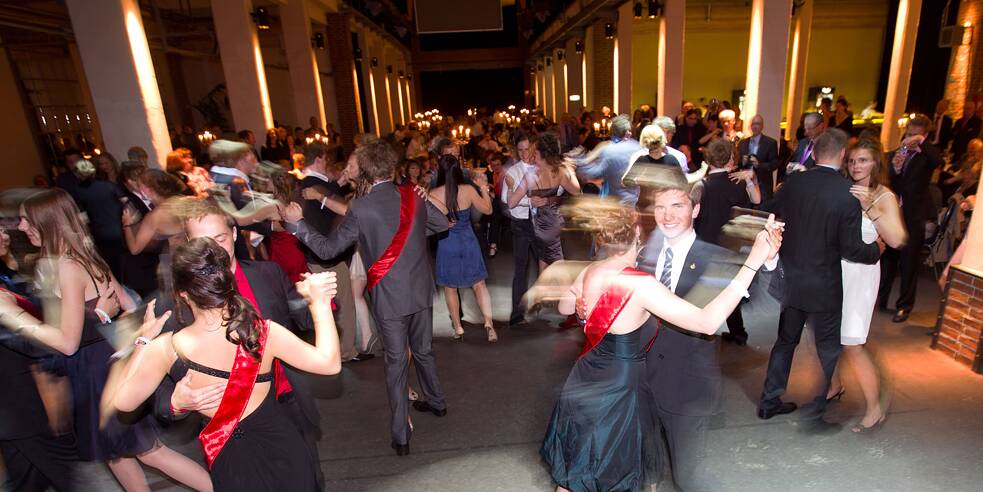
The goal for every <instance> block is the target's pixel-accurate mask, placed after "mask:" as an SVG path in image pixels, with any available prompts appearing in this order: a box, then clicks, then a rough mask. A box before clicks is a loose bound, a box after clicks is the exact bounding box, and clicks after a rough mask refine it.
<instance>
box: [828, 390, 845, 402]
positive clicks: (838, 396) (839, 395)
mask: <svg viewBox="0 0 983 492" xmlns="http://www.w3.org/2000/svg"><path fill="white" fill-rule="evenodd" d="M844 393H846V388H841V389H840V391H838V392H837V393H836V394H835V395H833V396H830V397H827V398H826V403H833V402H834V401H840V400H841V399H842V398H843V394H844Z"/></svg>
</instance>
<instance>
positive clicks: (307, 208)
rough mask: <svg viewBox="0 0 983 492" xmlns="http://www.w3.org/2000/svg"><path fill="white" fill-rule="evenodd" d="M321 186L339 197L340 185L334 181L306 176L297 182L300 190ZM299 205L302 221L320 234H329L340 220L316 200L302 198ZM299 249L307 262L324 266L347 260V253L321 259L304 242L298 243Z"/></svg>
mask: <svg viewBox="0 0 983 492" xmlns="http://www.w3.org/2000/svg"><path fill="white" fill-rule="evenodd" d="M315 186H317V187H321V188H323V191H326V192H327V193H329V194H331V195H334V196H335V197H336V198H340V197H341V194H342V192H341V187H340V186H338V183H336V182H333V181H332V182H326V181H324V180H322V179H320V178H317V177H314V176H307V177H305V178H304V179H302V180H301V181H300V182H299V183H297V187H298V188H299V189H301V190H304V189H307V188H313V187H315ZM301 207H302V208H303V210H304V222H305V223H307V225H308V226H309V227H311V228H313V229H314V230H316V231H317V232H319V233H321V235H324V236H329V235H331V234H332V233H333V231H334V230H335V228H336V227H338V224H339V222H340V217H339V216H338V214H336V213H334V212H332V211H331V209H329V208H328V207H322V206H321V203H320V202H318V201H317V200H304V201H303V202H301ZM300 249H301V250H303V251H304V257H305V258H307V263H314V264H318V265H321V266H323V267H325V268H327V267H332V266H334V265H337V264H338V263H339V262H340V261H343V260H347V259H348V256H349V255H347V254H346V255H341V256H340V257H338V258H327V259H326V260H322V259H321V258H319V257H318V256H317V254H316V253H314V252H313V251H311V249H310V248H308V247H307V245H305V244H304V243H301V244H300Z"/></svg>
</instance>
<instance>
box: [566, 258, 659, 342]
mask: <svg viewBox="0 0 983 492" xmlns="http://www.w3.org/2000/svg"><path fill="white" fill-rule="evenodd" d="M619 275H633V276H644V275H648V274H647V273H645V272H640V271H638V270H635V269H634V268H625V269H624V270H622V271H621V273H619ZM633 292H634V289H631V288H628V287H627V286H625V285H624V284H621V283H618V282H614V283H612V284H611V285H610V286H609V287H608V289H607V290H606V291H604V293H603V294H601V298H600V299H598V300H597V304H595V305H594V309H593V310H592V311H591V312H590V315H589V316H588V317H587V323H586V324H584V335H586V336H587V338H586V340H584V349H583V350H582V351H581V352H580V357H583V356H584V355H585V354H587V352H590V351H591V349H593V348H594V347H595V346H597V344H598V343H600V342H601V339H602V338H604V335H607V334H608V330H609V329H611V324H612V323H614V320H615V319H617V318H618V315H619V314H621V310H622V309H624V308H625V305H626V304H628V300H629V299H631V295H632V293H633ZM650 345H651V344H650Z"/></svg>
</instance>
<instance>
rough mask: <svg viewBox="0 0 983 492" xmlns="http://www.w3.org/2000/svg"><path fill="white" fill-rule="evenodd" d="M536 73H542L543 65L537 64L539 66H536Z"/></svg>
mask: <svg viewBox="0 0 983 492" xmlns="http://www.w3.org/2000/svg"><path fill="white" fill-rule="evenodd" d="M536 71H537V72H542V71H543V64H542V63H539V64H537V65H536Z"/></svg>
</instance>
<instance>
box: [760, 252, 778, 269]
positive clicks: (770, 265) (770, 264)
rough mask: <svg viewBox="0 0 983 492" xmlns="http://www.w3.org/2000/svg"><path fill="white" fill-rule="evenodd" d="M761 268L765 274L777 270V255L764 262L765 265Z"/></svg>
mask: <svg viewBox="0 0 983 492" xmlns="http://www.w3.org/2000/svg"><path fill="white" fill-rule="evenodd" d="M762 266H763V267H764V269H765V271H766V272H770V271H773V270H774V269H776V268H778V255H775V257H774V258H772V259H770V260H765V264H764V265H762Z"/></svg>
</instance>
